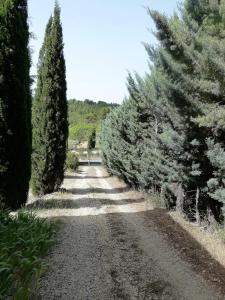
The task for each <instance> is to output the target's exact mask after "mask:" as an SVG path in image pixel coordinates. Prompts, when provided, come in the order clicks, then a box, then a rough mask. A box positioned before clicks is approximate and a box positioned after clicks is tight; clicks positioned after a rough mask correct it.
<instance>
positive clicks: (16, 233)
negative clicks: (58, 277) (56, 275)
mask: <svg viewBox="0 0 225 300" xmlns="http://www.w3.org/2000/svg"><path fill="white" fill-rule="evenodd" d="M55 232H56V224H54V223H51V222H49V221H47V220H44V219H40V218H37V217H36V216H35V215H34V214H33V213H32V212H26V211H19V212H18V213H17V214H16V215H14V216H12V215H11V214H10V213H9V212H6V211H0V299H1V300H3V299H4V300H5V299H14V300H27V299H30V297H32V299H35V297H36V291H37V289H38V287H39V281H40V277H41V275H42V274H43V271H44V270H45V268H46V265H45V263H44V261H43V257H44V256H45V255H46V254H47V253H48V251H49V249H50V247H51V246H52V244H53V242H54V235H55Z"/></svg>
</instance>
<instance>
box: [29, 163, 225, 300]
mask: <svg viewBox="0 0 225 300" xmlns="http://www.w3.org/2000/svg"><path fill="white" fill-rule="evenodd" d="M29 206H30V207H31V208H32V209H38V210H37V213H38V214H39V215H40V216H42V217H51V218H53V217H57V218H58V217H59V218H60V219H61V221H62V226H61V229H60V231H59V234H58V236H57V243H56V245H55V247H54V248H53V250H52V253H51V254H50V255H49V257H48V264H49V268H48V271H47V272H46V274H45V275H44V276H43V278H42V280H41V288H40V295H39V299H43V300H48V299H52V300H53V299H54V300H56V299H61V300H72V299H74V300H78V299H79V300H100V299H101V300H111V299H131V300H135V299H152V300H156V299H165V300H170V299H171V300H172V299H174V300H182V299H186V300H217V299H225V297H223V296H219V295H218V294H217V292H216V288H214V287H213V285H211V284H210V283H209V282H206V281H205V280H204V279H203V277H202V276H201V275H200V274H197V273H196V272H195V271H194V269H193V268H192V266H191V264H189V263H188V262H186V261H185V260H184V259H183V258H182V256H181V255H180V253H179V252H178V250H177V249H176V250H175V248H174V247H172V246H171V245H170V244H169V243H168V241H167V240H166V238H165V237H164V236H163V235H162V234H161V233H160V231H159V230H157V226H156V225H155V224H154V222H153V221H152V219H153V218H154V213H153V212H154V210H153V209H152V207H151V206H150V204H147V203H146V202H145V200H144V198H143V195H142V194H141V193H138V192H134V191H131V190H130V189H129V188H127V186H126V185H125V184H124V183H122V182H120V181H119V180H118V179H117V178H114V177H109V176H108V174H107V172H106V171H105V170H104V169H103V168H102V167H86V166H83V167H80V169H79V171H78V172H77V173H75V174H73V175H70V176H67V177H66V179H65V182H64V185H63V189H62V193H55V194H52V195H48V196H46V197H45V198H43V199H41V200H38V201H36V202H33V203H30V204H29ZM162 217H163V214H162Z"/></svg>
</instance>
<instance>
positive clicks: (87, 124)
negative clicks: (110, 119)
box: [68, 99, 118, 144]
mask: <svg viewBox="0 0 225 300" xmlns="http://www.w3.org/2000/svg"><path fill="white" fill-rule="evenodd" d="M117 106H118V105H117V104H108V103H106V102H103V101H99V102H94V101H91V100H88V99H87V100H85V101H79V100H75V99H73V100H69V101H68V109H69V139H70V140H72V141H76V142H77V144H80V143H83V142H87V141H88V139H89V137H90V135H91V134H92V133H93V130H94V129H96V131H97V135H98V133H99V131H100V128H101V123H102V121H103V120H104V119H105V118H106V116H107V114H108V113H109V112H110V111H111V109H113V108H114V107H117Z"/></svg>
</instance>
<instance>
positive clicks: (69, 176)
mask: <svg viewBox="0 0 225 300" xmlns="http://www.w3.org/2000/svg"><path fill="white" fill-rule="evenodd" d="M81 174H82V173H81ZM107 178H110V176H100V177H98V176H84V177H82V176H77V175H66V176H65V179H84V180H86V179H107Z"/></svg>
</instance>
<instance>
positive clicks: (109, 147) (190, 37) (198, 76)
mask: <svg viewBox="0 0 225 300" xmlns="http://www.w3.org/2000/svg"><path fill="white" fill-rule="evenodd" d="M224 7H225V1H224V0H221V1H210V0H196V1H192V0H186V1H184V4H183V6H182V7H181V9H180V15H179V16H178V15H174V16H172V17H170V18H168V17H166V16H164V15H161V14H160V13H158V12H157V11H152V10H148V13H149V14H150V16H151V18H152V19H153V21H154V23H155V25H156V32H155V36H156V37H157V39H158V41H159V45H158V47H156V48H154V47H152V46H149V45H148V44H146V45H145V47H146V50H147V52H148V55H149V58H150V60H151V64H150V72H149V74H148V75H146V76H145V77H144V78H140V76H138V75H137V74H135V75H134V76H131V75H129V77H128V90H129V97H128V99H126V100H125V101H124V103H123V105H122V106H121V107H119V108H117V109H116V110H115V111H113V112H111V113H110V115H109V116H108V117H107V119H106V120H105V122H104V126H103V129H102V133H101V144H102V150H103V159H104V162H105V164H106V166H107V167H108V169H109V171H110V172H111V173H113V174H116V175H119V176H120V177H122V178H123V179H125V180H126V181H127V182H128V183H130V184H131V185H134V186H137V187H141V188H143V189H145V190H154V191H158V192H159V193H160V194H161V197H162V199H163V200H164V202H165V205H166V206H168V207H171V206H176V207H177V209H178V210H179V211H181V212H182V213H186V214H187V215H188V216H189V217H190V218H194V219H195V218H196V216H197V215H198V214H199V212H200V214H201V216H202V217H204V218H205V217H206V216H207V217H208V219H210V217H211V216H212V215H213V216H214V218H215V219H216V220H217V221H220V220H221V216H222V215H221V207H222V206H223V205H224V204H225V180H224V175H225V173H224V159H225V140H224V133H225V132H224V129H225V122H224V115H225V109H224V99H225V88H224V87H225V85H224V72H225V56H224V51H225V42H224V33H225V23H224V18H225V13H224Z"/></svg>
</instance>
